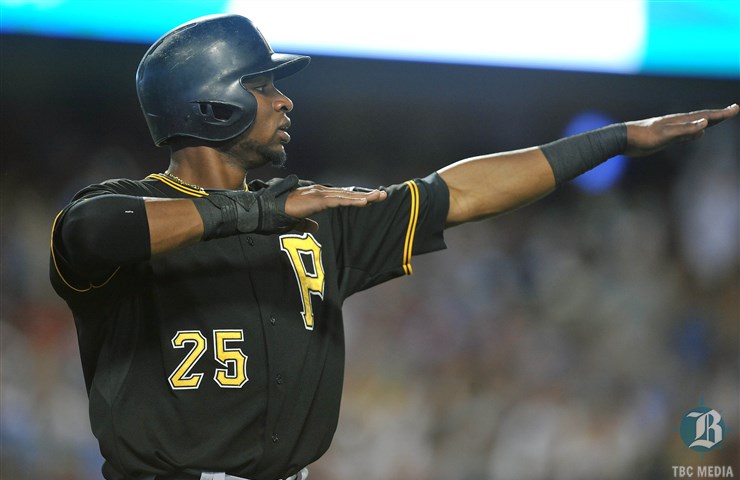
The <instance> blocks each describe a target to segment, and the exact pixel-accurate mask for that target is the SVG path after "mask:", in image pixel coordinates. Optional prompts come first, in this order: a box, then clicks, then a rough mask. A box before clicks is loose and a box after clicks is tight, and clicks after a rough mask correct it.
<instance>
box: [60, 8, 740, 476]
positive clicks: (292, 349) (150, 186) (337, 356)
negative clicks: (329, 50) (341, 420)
mask: <svg viewBox="0 0 740 480" xmlns="http://www.w3.org/2000/svg"><path fill="white" fill-rule="evenodd" d="M309 61H310V59H309V58H308V57H305V56H300V55H289V54H280V53H274V52H273V51H272V49H271V48H270V46H269V44H268V43H267V41H266V40H265V39H264V38H263V37H262V35H261V34H260V32H259V31H258V30H257V28H255V26H254V25H253V24H252V23H251V22H250V21H249V20H248V19H246V18H244V17H242V16H237V15H218V16H209V17H203V18H198V19H195V20H193V21H191V22H188V23H186V24H184V25H181V26H179V27H177V28H175V29H173V30H171V31H170V32H168V33H166V34H165V35H164V36H163V37H162V38H160V39H159V40H157V41H156V42H155V43H154V44H153V45H152V46H151V47H150V48H149V50H148V51H147V52H146V54H145V55H144V57H143V59H142V60H141V63H140V65H139V68H138V71H137V76H136V85H137V90H138V94H139V100H140V104H141V108H142V110H143V113H144V116H145V118H146V121H147V124H148V126H149V129H150V132H151V134H152V138H153V140H154V143H155V144H156V145H157V146H165V145H166V146H168V147H169V148H170V150H171V160H170V164H169V168H167V169H166V170H165V171H163V172H161V173H154V174H151V175H149V176H148V177H147V178H145V179H143V180H127V179H117V180H108V181H104V182H102V183H100V184H97V185H92V186H89V187H87V188H85V189H84V190H82V191H81V192H79V193H78V194H77V195H76V196H75V197H74V198H73V199H72V201H71V202H70V203H69V205H67V206H66V207H65V208H64V209H63V210H62V211H61V212H60V213H59V215H58V216H57V217H56V219H55V220H54V223H53V228H52V237H51V262H50V277H51V282H52V284H53V286H54V288H55V290H56V292H57V293H58V294H59V295H60V296H61V297H62V298H64V300H65V301H66V302H67V304H68V305H69V307H70V309H71V311H72V313H73V315H74V320H75V324H76V327H77V332H78V338H79V346H80V354H81V357H82V365H83V372H84V377H85V382H86V387H87V391H88V395H89V402H90V419H91V424H92V429H93V433H94V434H95V436H96V437H97V439H98V440H99V443H100V449H101V452H102V455H103V457H104V458H105V463H104V465H103V467H102V472H103V476H104V477H105V478H106V479H108V480H123V479H135V480H153V479H157V480H162V479H168V480H180V479H183V480H184V479H202V480H205V479H251V480H275V479H291V480H293V479H300V480H303V479H305V478H307V476H308V470H307V468H306V467H307V466H308V465H310V464H311V463H312V462H314V461H315V460H317V459H318V458H319V457H321V455H322V454H323V453H324V452H325V451H326V450H327V449H328V448H329V445H330V444H331V440H332V436H333V434H334V431H335V428H336V425H337V418H338V414H339V403H340V398H341V393H342V380H343V369H344V339H343V326H342V312H341V308H342V303H343V301H344V300H345V299H346V298H347V297H348V296H350V295H351V294H353V293H355V292H358V291H361V290H363V289H366V288H369V287H372V286H374V285H377V284H379V283H381V282H384V281H386V280H389V279H392V278H395V277H398V276H402V275H410V274H411V273H412V267H411V258H412V256H413V255H418V254H422V253H426V252H432V251H435V250H440V249H443V248H445V244H444V239H443V231H444V229H445V228H447V227H450V226H452V225H457V224H461V223H465V222H469V221H474V220H480V219H483V218H486V217H490V216H494V215H496V214H499V213H503V212H506V211H509V210H512V209H514V208H517V207H519V206H521V205H523V204H526V203H528V202H531V201H534V200H535V199H537V198H539V197H541V196H543V195H545V194H547V193H548V192H550V191H552V190H553V189H554V188H555V187H556V186H557V185H558V184H560V183H562V182H565V181H567V180H569V179H571V178H573V177H575V176H577V175H578V174H580V173H582V172H584V171H586V170H588V169H590V168H592V167H593V166H595V165H597V164H599V163H601V162H603V161H605V160H607V159H608V158H609V157H611V156H614V155H616V154H621V153H626V154H628V155H632V156H637V155H645V154H649V153H652V152H654V151H657V150H659V149H661V148H663V147H665V146H666V145H668V144H671V143H674V142H679V141H685V140H691V139H696V138H698V137H700V136H701V135H702V134H703V132H704V130H705V129H706V128H707V127H709V126H711V125H713V124H716V123H718V122H720V121H722V120H724V119H727V118H730V117H732V116H734V115H736V114H737V113H738V110H739V108H738V106H737V105H733V106H731V107H728V108H726V109H722V110H704V111H699V112H694V113H688V114H679V115H669V116H664V117H658V118H653V119H648V120H642V121H636V122H628V123H622V124H617V125H611V126H609V127H605V128H603V129H599V130H594V131H591V132H587V133H584V134H580V135H577V136H574V137H568V138H565V139H561V140H558V141H556V142H553V143H550V144H547V145H543V146H541V147H533V148H529V149H524V150H519V151H514V152H506V153H501V154H495V155H486V156H481V157H475V158H470V159H467V160H463V161H461V162H457V163H454V164H452V165H450V166H449V167H446V168H444V169H442V170H440V171H438V172H434V173H432V174H430V175H428V176H426V177H423V178H415V179H411V180H409V181H407V182H404V183H401V184H398V185H391V186H388V187H383V188H378V189H372V190H370V189H359V188H336V187H328V186H322V185H317V184H314V183H311V182H308V181H304V180H299V179H298V178H296V177H295V176H293V175H289V176H287V177H285V178H279V179H275V180H272V181H269V182H262V181H252V182H249V183H247V182H246V175H247V174H248V172H249V171H251V170H253V169H256V168H258V167H260V166H262V165H265V164H270V163H271V164H274V165H282V164H283V163H284V161H285V145H286V144H287V143H288V142H289V141H290V135H289V133H288V129H289V128H290V126H291V123H290V119H289V117H288V113H289V112H290V111H291V110H292V109H293V103H292V101H291V100H290V99H289V98H288V97H287V96H285V95H284V94H283V93H282V92H280V91H279V90H278V89H277V88H276V87H275V83H274V82H275V81H277V80H279V79H281V78H284V77H286V76H288V75H293V74H295V73H297V72H298V71H299V70H301V69H303V68H304V67H306V66H307V65H308V63H309Z"/></svg>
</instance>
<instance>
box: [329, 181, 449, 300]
mask: <svg viewBox="0 0 740 480" xmlns="http://www.w3.org/2000/svg"><path fill="white" fill-rule="evenodd" d="M383 190H385V191H387V192H388V197H387V198H386V200H385V201H383V202H379V203H376V204H371V205H368V206H367V207H364V208H344V209H338V212H337V215H336V217H335V219H336V222H337V225H335V228H336V229H338V230H337V231H338V232H339V235H340V241H339V246H338V248H337V266H338V270H339V277H340V278H339V288H340V291H341V292H342V293H343V296H344V297H345V298H346V297H347V296H349V295H351V294H353V293H355V292H358V291H361V290H364V289H367V288H370V287H372V286H374V285H377V284H379V283H382V282H385V281H388V280H390V279H392V278H396V277H399V276H403V275H411V274H412V273H413V270H412V267H411V258H412V256H414V255H419V254H423V253H428V252H433V251H436V250H442V249H444V248H446V245H445V242H444V235H443V232H444V228H445V222H446V219H447V213H448V211H449V191H448V189H447V185H446V184H445V183H444V181H443V180H442V178H441V177H440V176H439V175H438V174H436V173H434V174H432V175H429V176H428V177H425V178H417V179H414V180H409V181H407V182H404V183H401V184H398V185H392V186H389V187H384V188H383Z"/></svg>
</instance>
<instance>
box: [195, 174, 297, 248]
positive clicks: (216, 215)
mask: <svg viewBox="0 0 740 480" xmlns="http://www.w3.org/2000/svg"><path fill="white" fill-rule="evenodd" d="M297 186H298V177H297V176H295V175H289V176H287V177H286V178H283V179H281V180H278V181H275V182H272V183H270V184H268V186H267V187H266V188H263V189H261V190H259V191H256V192H240V191H224V192H211V193H209V194H208V196H207V197H202V198H197V199H195V200H193V203H195V207H196V208H197V209H198V213H199V214H200V216H201V218H202V219H203V237H202V239H203V240H210V239H212V238H221V237H227V236H230V235H236V234H239V233H250V232H251V233H260V234H265V235H269V234H275V233H285V232H289V231H290V230H293V229H294V228H295V227H296V225H298V224H299V223H301V221H302V219H300V218H296V217H292V216H290V215H288V214H286V213H285V201H286V199H287V198H288V194H289V193H290V192H292V191H293V190H295V189H296V187H297Z"/></svg>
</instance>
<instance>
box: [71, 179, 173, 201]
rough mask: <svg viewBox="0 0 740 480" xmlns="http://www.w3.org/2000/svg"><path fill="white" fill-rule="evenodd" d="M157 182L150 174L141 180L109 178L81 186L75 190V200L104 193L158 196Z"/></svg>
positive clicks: (160, 192) (160, 191) (159, 192)
mask: <svg viewBox="0 0 740 480" xmlns="http://www.w3.org/2000/svg"><path fill="white" fill-rule="evenodd" d="M159 183H160V182H158V181H157V180H156V179H154V178H152V177H151V176H150V177H147V178H144V179H142V180H134V179H130V178H111V179H108V180H104V181H102V182H100V183H96V184H92V185H88V186H87V187H85V188H83V189H82V190H80V191H79V192H77V194H76V195H75V200H76V199H80V198H89V197H92V196H97V195H105V194H118V195H135V196H154V197H159V196H162V190H161V187H160V185H159Z"/></svg>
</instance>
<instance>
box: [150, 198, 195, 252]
mask: <svg viewBox="0 0 740 480" xmlns="http://www.w3.org/2000/svg"><path fill="white" fill-rule="evenodd" d="M144 204H145V206H146V215H147V223H148V224H149V244H150V250H151V255H152V256H154V255H160V254H163V253H167V252H171V251H173V250H177V249H178V248H182V247H185V246H187V245H191V244H193V243H196V242H198V241H200V240H201V238H202V236H203V220H202V219H201V216H200V214H199V213H198V209H197V208H196V207H195V204H194V203H193V200H189V199H161V198H147V199H146V200H145V202H144Z"/></svg>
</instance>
